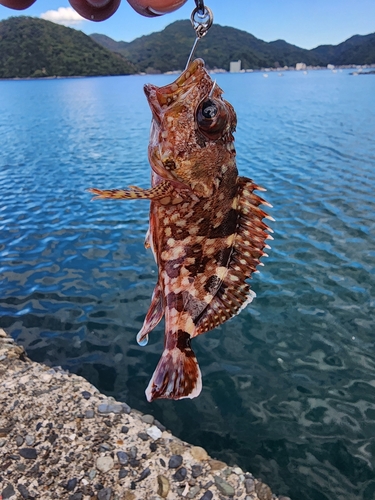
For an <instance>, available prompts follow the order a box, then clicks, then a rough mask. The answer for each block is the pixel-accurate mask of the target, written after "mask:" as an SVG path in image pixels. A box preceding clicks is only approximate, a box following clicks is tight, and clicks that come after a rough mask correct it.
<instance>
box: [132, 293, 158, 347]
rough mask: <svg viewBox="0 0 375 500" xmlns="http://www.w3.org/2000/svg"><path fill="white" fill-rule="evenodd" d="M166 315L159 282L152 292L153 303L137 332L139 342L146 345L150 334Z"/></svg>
mask: <svg viewBox="0 0 375 500" xmlns="http://www.w3.org/2000/svg"><path fill="white" fill-rule="evenodd" d="M163 316H164V301H163V295H162V292H161V287H160V285H159V284H157V285H156V286H155V289H154V292H153V294H152V299H151V305H150V307H149V310H148V311H147V314H146V317H145V320H144V322H143V326H142V328H141V329H140V331H139V332H138V333H137V342H138V344H139V345H141V346H145V345H146V344H147V342H148V334H149V333H150V332H151V330H153V329H154V328H155V327H156V326H157V325H158V323H159V322H160V321H161V319H162V318H163Z"/></svg>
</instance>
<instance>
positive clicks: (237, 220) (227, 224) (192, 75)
mask: <svg viewBox="0 0 375 500" xmlns="http://www.w3.org/2000/svg"><path fill="white" fill-rule="evenodd" d="M145 93H146V96H147V99H148V101H149V104H150V108H151V111H152V114H153V121H152V127H151V135H150V144H149V160H150V164H151V168H152V187H151V189H147V190H142V189H140V188H137V187H132V188H131V189H130V190H106V191H101V190H97V189H96V190H92V191H93V192H94V193H95V194H96V195H97V196H98V197H101V198H123V199H130V198H147V199H150V200H151V206H150V230H149V233H148V236H147V238H146V247H149V246H150V247H151V248H152V250H153V252H154V255H155V260H156V262H157V265H158V269H159V276H158V283H157V285H156V288H155V291H154V294H153V297H152V301H151V306H150V309H149V312H148V313H147V315H146V319H145V322H144V324H143V327H142V329H141V331H140V332H139V333H138V336H137V340H138V342H139V343H142V344H144V343H146V341H147V335H148V333H149V332H150V331H151V330H152V329H153V328H154V327H155V326H156V325H157V324H158V323H159V321H160V320H161V318H162V316H163V313H165V332H166V333H165V342H164V352H163V354H162V357H161V359H160V362H159V364H158V366H157V368H156V370H155V372H154V375H153V377H152V379H151V381H150V383H149V386H148V388H147V390H146V396H147V399H148V400H149V401H152V400H153V399H156V398H170V399H180V398H184V397H189V398H192V397H196V396H197V395H198V394H199V393H200V391H201V387H202V383H201V374H200V370H199V366H198V363H197V360H196V358H195V355H194V353H193V351H192V349H191V346H190V341H191V339H192V338H193V337H195V336H197V335H200V334H201V333H204V332H206V331H208V330H211V329H212V328H214V327H215V326H217V325H220V324H221V323H223V322H224V321H227V320H228V319H230V318H231V317H233V316H234V315H235V314H238V313H239V312H240V311H241V309H242V308H243V307H245V306H246V305H247V304H248V303H249V302H250V301H251V300H252V298H253V297H254V296H255V294H254V293H253V292H252V291H251V290H250V287H249V284H248V283H247V282H246V279H247V278H250V277H251V274H252V273H253V272H254V271H255V269H256V267H257V265H258V264H259V263H260V262H259V260H260V258H261V257H262V256H264V255H266V254H265V253H264V252H263V249H264V247H267V246H268V245H266V243H265V240H266V239H267V238H268V239H271V237H270V236H268V234H267V230H268V227H267V225H266V224H265V223H264V222H263V218H264V217H266V213H265V212H264V211H263V210H262V209H261V208H259V205H262V204H266V202H265V201H264V200H263V199H262V198H260V197H259V196H258V195H257V194H255V193H254V191H255V190H257V189H260V188H259V186H256V185H255V184H254V183H253V182H252V180H251V179H247V178H245V177H238V172H237V167H236V163H235V149H234V146H233V132H234V130H235V127H236V114H235V112H234V109H233V108H232V106H231V105H230V104H229V103H228V102H226V101H225V100H224V99H222V97H221V95H222V90H221V89H220V88H219V87H218V86H217V85H214V83H213V81H212V79H211V78H210V76H209V74H208V73H207V71H206V70H205V67H204V63H203V61H202V60H201V59H197V60H195V61H194V62H193V63H191V64H190V66H189V68H188V69H187V70H185V71H184V72H183V73H182V75H181V76H180V77H179V78H178V79H177V80H176V81H175V82H173V83H171V84H170V85H167V86H165V87H160V88H159V87H156V86H154V85H146V86H145ZM208 105H209V106H210V107H211V109H212V105H213V107H214V111H215V112H214V113H213V116H212V115H210V114H207V113H205V109H206V108H207V106H208ZM215 113H216V114H215Z"/></svg>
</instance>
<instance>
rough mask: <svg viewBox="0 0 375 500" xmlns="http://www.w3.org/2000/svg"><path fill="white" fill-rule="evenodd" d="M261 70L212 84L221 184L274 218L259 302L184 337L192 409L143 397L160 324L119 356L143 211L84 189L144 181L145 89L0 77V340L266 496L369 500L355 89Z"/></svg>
mask: <svg viewBox="0 0 375 500" xmlns="http://www.w3.org/2000/svg"><path fill="white" fill-rule="evenodd" d="M276 76H277V75H276V74H275V75H274V74H270V76H269V78H268V79H264V78H262V77H261V74H257V73H253V74H243V75H242V74H241V75H218V77H217V80H218V84H219V85H220V86H221V87H222V88H223V89H224V90H225V97H226V98H227V99H228V100H229V101H231V102H232V103H233V105H234V107H235V109H236V110H237V113H238V130H237V134H236V148H237V158H238V167H239V170H240V172H241V174H242V175H248V176H250V177H252V178H254V179H255V180H256V182H257V183H258V184H260V185H262V186H264V187H266V188H267V190H268V192H267V193H266V195H267V196H266V197H267V199H268V200H269V201H270V202H271V203H272V204H273V205H274V207H275V209H274V210H273V211H272V215H273V216H274V217H275V218H276V219H277V222H276V223H275V224H273V228H274V230H275V234H274V237H275V240H274V242H272V243H273V245H272V247H273V248H272V251H271V252H270V257H269V259H267V261H266V262H265V264H266V266H265V267H264V268H262V269H261V274H260V276H259V275H258V276H256V277H255V278H254V279H253V282H252V284H253V288H254V290H255V291H256V293H257V299H256V300H255V301H254V302H253V303H252V304H251V305H250V306H249V307H248V308H247V309H246V310H245V311H244V312H243V313H242V314H241V315H240V316H238V317H237V318H235V319H233V320H232V321H230V322H229V323H227V324H225V325H223V326H222V327H220V328H218V329H216V330H215V331H213V332H210V333H209V334H207V335H204V336H202V337H201V338H198V339H196V340H195V342H194V348H195V350H196V352H197V355H198V358H199V361H200V364H201V367H202V372H203V375H204V389H203V391H202V395H201V396H200V398H198V399H196V400H192V401H185V400H184V401H180V402H165V401H160V402H156V403H154V404H153V406H152V407H150V406H149V405H148V404H147V403H146V402H145V398H144V392H143V391H144V388H145V387H146V385H147V381H148V379H149V377H150V375H151V372H152V370H153V369H154V367H155V365H156V363H157V360H158V357H159V355H160V352H161V350H162V345H163V332H162V330H163V329H162V326H159V327H158V328H157V329H156V330H155V332H153V333H152V335H151V336H150V344H149V345H148V346H147V348H146V349H144V348H141V347H139V346H138V345H137V343H136V342H135V335H136V333H137V331H138V329H139V328H140V326H141V324H142V321H143V318H144V314H145V312H146V311H147V308H148V305H149V300H150V296H151V292H152V289H153V286H154V283H155V280H156V269H155V264H154V261H153V257H152V255H151V253H150V252H147V251H146V250H145V249H144V247H143V241H144V236H145V233H146V230H147V219H148V203H146V202H142V201H135V202H118V203H116V202H110V201H107V202H91V201H90V195H89V194H88V193H87V191H86V189H87V188H88V187H90V186H95V187H124V186H126V185H129V184H138V185H141V186H148V184H149V181H148V178H149V175H150V172H149V166H148V162H147V141H148V137H147V136H148V129H149V119H150V116H149V110H148V109H147V104H146V101H145V99H144V96H143V92H142V86H143V83H145V82H146V81H148V80H149V77H147V78H146V77H113V78H95V79H74V80H56V81H53V80H49V81H29V82H0V134H1V137H2V138H3V146H2V151H1V156H0V189H1V204H0V228H1V231H0V256H1V260H0V270H1V275H0V276H1V291H2V294H1V298H0V326H2V327H3V328H6V329H7V330H8V331H9V332H10V333H12V335H13V336H14V337H15V338H17V339H18V341H20V342H21V343H22V344H23V345H25V347H26V349H27V351H28V353H29V354H30V356H31V357H32V358H33V359H35V360H37V361H42V362H44V363H47V364H51V365H62V366H64V367H66V368H68V369H70V370H72V371H74V372H76V373H79V374H81V375H83V376H85V377H87V378H88V379H89V380H90V381H91V382H92V383H93V384H95V385H97V386H98V387H99V388H100V389H101V390H103V391H104V392H106V393H108V394H111V395H114V396H116V397H119V398H124V399H126V400H127V401H128V402H129V403H130V404H131V405H134V406H135V407H137V408H139V409H141V410H143V411H146V412H150V411H152V412H153V413H154V414H155V416H156V417H157V418H159V420H161V421H163V422H164V423H165V424H166V425H167V426H168V428H170V429H172V430H173V431H174V432H175V433H176V434H179V435H181V436H182V437H183V438H184V439H187V440H190V441H191V442H194V443H196V444H199V445H201V446H205V447H206V448H207V449H208V450H209V451H210V453H211V454H212V455H213V456H216V457H217V458H222V459H225V460H227V461H229V462H232V463H237V464H239V465H241V466H242V467H244V468H246V469H250V470H252V471H253V472H254V473H255V474H256V475H257V476H261V477H263V478H264V479H265V481H266V482H267V483H269V484H270V485H272V487H273V489H274V490H275V491H277V492H279V493H280V494H285V495H290V496H291V497H292V498H301V499H302V498H303V499H304V500H343V499H344V498H345V499H346V498H349V497H350V499H351V500H372V499H373V498H374V495H375V481H374V455H375V438H374V436H375V355H374V339H373V332H374V320H373V316H374V315H373V311H374V306H375V301H374V297H375V276H374V275H375V271H374V269H375V251H374V248H375V222H374V216H373V215H374V213H375V199H374V196H373V186H374V185H375V146H374V141H373V131H374V130H375V115H374V114H373V113H372V112H371V110H372V109H373V108H374V104H375V102H374V101H375V93H374V92H373V79H371V77H367V78H352V77H350V76H349V75H348V74H347V73H346V72H342V73H337V74H333V73H331V72H329V71H321V72H309V74H308V75H303V74H300V73H298V72H293V73H286V74H285V75H284V78H277V77H276ZM152 79H153V80H154V83H156V84H163V83H166V82H168V81H169V80H170V77H167V76H164V75H160V76H153V77H152Z"/></svg>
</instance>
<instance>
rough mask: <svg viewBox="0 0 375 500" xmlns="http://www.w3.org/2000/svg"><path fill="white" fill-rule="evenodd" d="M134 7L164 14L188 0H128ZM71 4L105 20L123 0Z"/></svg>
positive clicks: (13, 4)
mask: <svg viewBox="0 0 375 500" xmlns="http://www.w3.org/2000/svg"><path fill="white" fill-rule="evenodd" d="M35 1H36V0H0V5H4V7H9V8H10V9H16V10H23V9H27V8H28V7H30V6H31V5H32V4H33V3H35ZM127 1H128V3H129V4H130V5H131V6H132V7H133V9H134V10H135V11H136V12H138V14H141V15H142V16H146V17H155V16H162V15H163V14H168V13H169V12H173V11H174V10H177V9H179V8H180V7H181V6H182V5H183V4H184V3H186V1H187V0H127ZM69 2H70V5H71V6H72V7H73V9H74V10H75V11H77V12H78V14H80V15H81V16H82V17H84V18H85V19H88V20H89V21H104V20H105V19H108V18H109V17H111V16H112V15H113V14H114V13H115V12H116V10H117V9H118V7H119V5H120V3H121V0H69Z"/></svg>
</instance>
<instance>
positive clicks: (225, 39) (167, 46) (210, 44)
mask: <svg viewBox="0 0 375 500" xmlns="http://www.w3.org/2000/svg"><path fill="white" fill-rule="evenodd" d="M91 37H92V38H93V39H94V40H95V41H97V42H98V43H99V44H101V45H103V47H106V48H107V49H109V50H111V51H113V52H117V53H119V54H121V55H123V56H124V57H126V58H127V59H129V61H131V62H132V63H133V64H135V65H136V66H137V67H138V68H139V69H140V70H141V71H146V72H155V71H156V72H158V71H160V72H165V71H169V70H180V69H183V68H184V66H185V63H186V59H187V56H188V54H189V52H190V49H191V47H192V44H193V41H194V31H193V29H192V27H191V24H190V21H187V20H186V21H176V22H174V23H172V24H170V25H169V26H167V27H166V28H165V29H164V30H163V31H160V32H157V33H152V34H151V35H147V36H142V37H140V38H137V39H136V40H134V41H133V42H130V43H127V42H116V41H115V40H112V38H109V37H107V36H105V35H98V34H93V35H91ZM196 56H197V57H202V58H203V59H204V60H205V62H206V64H207V66H208V67H209V68H215V67H216V68H223V69H226V70H228V69H229V62H230V61H235V60H238V59H241V61H242V68H244V69H250V68H252V69H259V68H262V67H278V66H281V67H283V66H295V64H296V63H298V62H304V63H306V64H307V65H312V66H326V65H327V64H336V65H341V64H342V65H345V64H373V63H375V33H373V34H372V35H366V36H359V35H356V36H354V37H352V38H349V40H346V41H345V42H343V43H341V44H339V45H336V46H334V45H321V46H319V47H317V48H315V49H313V50H306V49H302V48H300V47H297V46H295V45H291V44H290V43H287V42H285V41H284V40H276V41H274V42H269V43H268V42H264V41H263V40H260V39H258V38H256V37H255V36H253V35H251V34H250V33H247V32H246V31H242V30H238V29H236V28H231V27H228V26H220V25H219V24H214V25H213V26H212V28H211V29H210V32H209V33H208V35H207V36H206V37H205V38H204V39H203V40H202V41H201V42H200V43H199V44H198V49H197V51H196Z"/></svg>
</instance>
